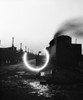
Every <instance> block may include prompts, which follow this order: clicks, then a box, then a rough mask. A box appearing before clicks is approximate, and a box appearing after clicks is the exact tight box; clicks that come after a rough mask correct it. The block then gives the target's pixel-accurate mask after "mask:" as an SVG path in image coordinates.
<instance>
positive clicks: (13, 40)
mask: <svg viewBox="0 0 83 100" xmlns="http://www.w3.org/2000/svg"><path fill="white" fill-rule="evenodd" d="M12 47H14V37H12Z"/></svg>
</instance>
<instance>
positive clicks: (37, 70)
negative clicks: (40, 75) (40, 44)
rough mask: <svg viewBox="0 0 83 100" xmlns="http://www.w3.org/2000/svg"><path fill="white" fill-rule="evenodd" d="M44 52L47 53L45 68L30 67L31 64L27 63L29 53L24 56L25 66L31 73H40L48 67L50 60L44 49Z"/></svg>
mask: <svg viewBox="0 0 83 100" xmlns="http://www.w3.org/2000/svg"><path fill="white" fill-rule="evenodd" d="M44 51H45V53H46V62H45V64H44V65H43V66H41V67H40V68H33V67H32V66H30V64H29V63H28V61H27V53H26V52H25V53H24V55H23V61H24V64H25V66H26V67H27V68H29V69H30V70H31V71H35V72H39V71H41V70H43V69H44V68H45V67H46V66H47V64H48V62H49V58H50V57H49V53H48V51H47V50H46V49H44Z"/></svg>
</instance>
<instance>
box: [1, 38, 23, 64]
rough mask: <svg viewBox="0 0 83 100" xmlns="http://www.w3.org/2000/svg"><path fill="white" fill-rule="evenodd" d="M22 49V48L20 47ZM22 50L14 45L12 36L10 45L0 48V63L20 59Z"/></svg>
mask: <svg viewBox="0 0 83 100" xmlns="http://www.w3.org/2000/svg"><path fill="white" fill-rule="evenodd" d="M21 49H22V48H21ZM22 55H23V51H22V50H21V51H20V50H17V48H16V47H15V46H14V37H12V46H11V47H7V48H3V47H1V48H0V65H9V64H15V63H18V62H20V61H22Z"/></svg>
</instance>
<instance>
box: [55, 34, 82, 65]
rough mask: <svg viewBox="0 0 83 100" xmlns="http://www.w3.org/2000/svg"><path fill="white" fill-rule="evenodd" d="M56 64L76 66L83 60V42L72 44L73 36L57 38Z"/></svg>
mask: <svg viewBox="0 0 83 100" xmlns="http://www.w3.org/2000/svg"><path fill="white" fill-rule="evenodd" d="M56 40H57V43H56V64H57V65H60V66H75V65H77V64H78V62H79V61H80V60H81V49H82V46H81V44H71V37H69V36H65V35H63V36H59V37H57V38H56Z"/></svg>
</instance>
